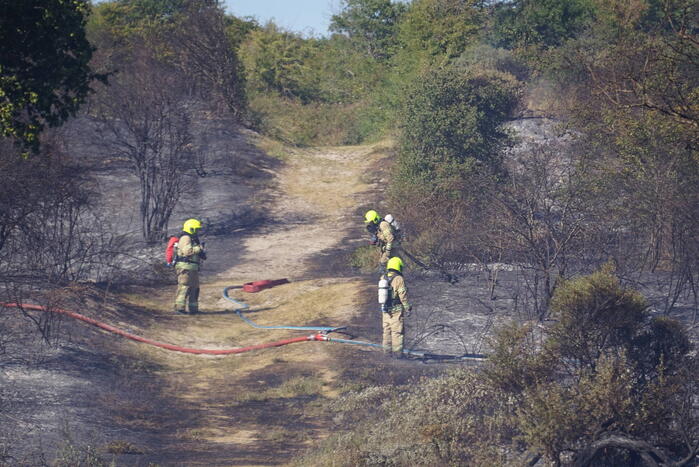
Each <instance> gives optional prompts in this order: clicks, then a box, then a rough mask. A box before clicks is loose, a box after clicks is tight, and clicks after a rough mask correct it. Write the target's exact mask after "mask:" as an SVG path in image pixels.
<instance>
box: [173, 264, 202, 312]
mask: <svg viewBox="0 0 699 467" xmlns="http://www.w3.org/2000/svg"><path fill="white" fill-rule="evenodd" d="M187 306H188V308H189V312H190V313H197V312H198V311H199V271H195V270H193V269H177V295H175V311H176V312H180V313H184V312H185V310H186V308H187Z"/></svg>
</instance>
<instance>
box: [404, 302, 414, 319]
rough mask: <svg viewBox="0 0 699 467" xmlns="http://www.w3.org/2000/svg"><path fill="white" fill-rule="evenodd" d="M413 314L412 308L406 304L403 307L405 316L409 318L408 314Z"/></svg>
mask: <svg viewBox="0 0 699 467" xmlns="http://www.w3.org/2000/svg"><path fill="white" fill-rule="evenodd" d="M412 312H413V306H412V305H410V304H408V305H405V316H410V313H412Z"/></svg>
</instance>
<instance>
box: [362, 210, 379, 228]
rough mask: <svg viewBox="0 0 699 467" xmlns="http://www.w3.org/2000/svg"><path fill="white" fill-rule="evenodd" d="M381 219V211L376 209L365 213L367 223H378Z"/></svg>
mask: <svg viewBox="0 0 699 467" xmlns="http://www.w3.org/2000/svg"><path fill="white" fill-rule="evenodd" d="M379 219H381V217H379V213H378V212H376V211H374V210H373V209H372V210H371V211H367V212H366V214H364V223H365V224H371V223H372V222H373V223H374V224H378V223H379Z"/></svg>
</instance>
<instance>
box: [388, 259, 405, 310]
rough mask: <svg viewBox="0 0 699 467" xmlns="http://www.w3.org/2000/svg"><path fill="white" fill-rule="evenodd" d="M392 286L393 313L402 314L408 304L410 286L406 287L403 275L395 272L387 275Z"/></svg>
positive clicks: (392, 271) (391, 271) (389, 272)
mask: <svg viewBox="0 0 699 467" xmlns="http://www.w3.org/2000/svg"><path fill="white" fill-rule="evenodd" d="M386 277H387V278H388V282H389V284H390V290H391V291H390V294H391V308H390V309H391V312H392V313H394V312H397V313H400V312H401V311H403V309H404V308H407V307H408V306H409V304H408V286H406V285H405V280H404V279H403V275H402V274H401V273H399V272H396V271H394V270H390V271H388V273H387V274H386Z"/></svg>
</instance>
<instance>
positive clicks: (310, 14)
mask: <svg viewBox="0 0 699 467" xmlns="http://www.w3.org/2000/svg"><path fill="white" fill-rule="evenodd" d="M224 4H225V5H226V11H227V12H228V13H231V14H233V15H235V16H254V17H255V18H257V20H258V21H259V22H260V23H261V24H264V23H266V22H267V21H268V20H271V19H273V20H274V22H275V23H276V24H278V25H279V26H282V27H283V28H284V29H288V30H291V31H296V32H301V33H304V34H306V35H311V34H313V35H316V36H319V35H326V34H327V33H328V25H329V24H330V17H331V16H332V15H333V14H335V13H337V12H338V11H339V10H340V5H341V4H342V2H341V0H225V1H224Z"/></svg>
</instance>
